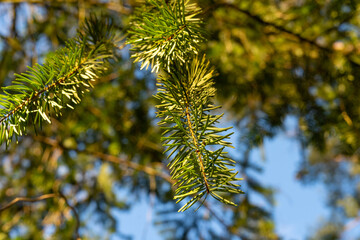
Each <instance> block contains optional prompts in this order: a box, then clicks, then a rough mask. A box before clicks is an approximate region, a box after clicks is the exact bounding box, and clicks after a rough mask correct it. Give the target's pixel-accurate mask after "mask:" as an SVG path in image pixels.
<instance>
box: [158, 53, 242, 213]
mask: <svg viewBox="0 0 360 240" xmlns="http://www.w3.org/2000/svg"><path fill="white" fill-rule="evenodd" d="M213 72H214V70H213V68H211V67H210V66H209V62H208V61H207V60H206V59H205V56H204V57H202V58H201V59H198V58H197V57H194V59H193V60H192V61H191V62H190V63H188V64H186V65H185V67H184V66H183V65H177V64H175V65H172V68H171V72H169V73H167V74H162V75H160V76H159V79H158V84H157V85H158V88H159V90H158V93H157V95H156V96H155V97H156V98H157V99H159V100H160V105H158V106H157V107H158V109H159V111H158V113H157V115H158V116H159V117H162V118H163V120H162V121H161V122H160V123H159V124H160V126H162V127H163V128H164V129H165V131H164V132H163V135H164V136H163V138H162V140H163V142H164V146H166V147H167V149H166V152H170V153H169V155H168V158H171V160H170V163H169V168H170V170H171V175H172V178H173V179H175V180H176V184H175V185H176V187H177V188H176V191H175V197H174V198H175V199H177V202H180V201H182V200H184V199H185V198H187V197H191V199H190V201H188V202H187V203H186V204H185V205H184V206H183V207H182V208H181V209H180V210H179V211H184V210H186V209H188V208H189V207H191V206H192V205H193V204H194V203H196V202H197V201H199V200H200V199H201V198H202V197H204V196H206V195H208V194H210V195H211V196H213V197H214V198H215V199H217V200H219V201H221V202H223V203H226V204H232V205H235V204H234V203H233V202H231V201H229V200H227V199H225V198H224V197H222V196H220V195H219V193H220V192H225V193H242V191H241V190H240V189H239V187H240V186H239V185H237V184H235V183H234V182H235V181H238V180H240V179H238V178H236V175H237V173H234V172H233V171H234V170H233V169H229V167H233V166H234V161H233V160H231V159H230V158H228V157H227V156H226V153H225V152H224V149H225V147H231V143H229V142H227V141H225V139H228V138H229V136H230V135H231V134H232V133H230V134H225V135H221V134H222V133H224V132H225V131H227V130H229V129H230V128H218V127H216V126H215V124H217V123H219V120H220V119H221V116H222V115H223V114H221V115H213V114H212V113H211V112H210V111H209V110H206V109H212V108H214V105H213V103H212V102H211V98H212V97H213V96H214V95H215V88H214V87H213V81H212V77H213Z"/></svg>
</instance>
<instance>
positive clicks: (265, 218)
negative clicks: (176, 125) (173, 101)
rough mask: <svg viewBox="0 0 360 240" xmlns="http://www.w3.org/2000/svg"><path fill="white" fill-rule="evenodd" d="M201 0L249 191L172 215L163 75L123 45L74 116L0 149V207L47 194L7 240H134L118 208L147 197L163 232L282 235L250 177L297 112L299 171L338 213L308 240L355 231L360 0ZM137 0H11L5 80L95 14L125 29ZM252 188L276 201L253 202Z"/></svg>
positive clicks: (3, 218) (7, 225) (3, 50)
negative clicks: (162, 124) (137, 61)
mask: <svg viewBox="0 0 360 240" xmlns="http://www.w3.org/2000/svg"><path fill="white" fill-rule="evenodd" d="M197 2H198V4H199V5H200V6H201V8H202V9H203V10H204V12H203V13H202V14H201V15H202V17H203V18H204V22H205V24H204V27H205V28H206V30H207V31H208V33H209V36H208V41H207V42H206V43H205V44H204V45H203V48H204V51H206V52H207V56H208V57H209V59H210V60H211V62H212V64H214V65H215V66H216V69H217V71H218V73H219V74H218V76H217V78H216V87H217V89H218V99H217V100H218V102H219V103H220V104H222V105H223V106H224V109H225V111H226V113H227V115H228V117H229V120H230V121H232V122H233V123H234V126H235V128H236V131H238V132H239V133H240V134H239V135H238V136H239V137H238V139H236V141H238V142H239V146H240V147H239V148H238V149H236V156H240V157H234V158H235V159H236V161H237V167H238V169H239V170H240V172H241V175H242V177H244V178H245V181H243V183H242V184H243V185H244V188H243V190H244V191H245V192H246V194H245V195H241V196H239V195H234V196H233V201H235V202H237V203H239V206H238V207H231V206H225V205H222V204H219V203H216V202H213V201H211V200H210V201H207V202H206V203H205V206H204V207H203V208H201V209H200V210H199V211H198V212H196V213H193V212H192V211H188V212H186V213H183V214H181V215H180V214H177V213H176V211H177V209H178V208H179V206H178V205H175V203H174V201H172V191H171V180H170V178H169V175H168V171H167V169H166V162H165V158H164V156H163V155H162V152H163V149H162V146H161V144H160V134H159V129H158V127H157V125H156V123H157V122H158V120H157V119H156V118H155V108H154V105H155V100H154V98H153V97H152V95H154V94H155V92H156V88H155V76H154V75H151V74H150V73H148V72H145V71H141V72H140V71H138V70H137V69H138V66H135V65H134V64H133V63H132V60H131V59H130V58H129V56H130V54H129V47H125V48H124V49H123V50H121V51H120V50H119V52H118V53H117V56H116V60H114V62H113V69H111V70H109V73H108V75H107V76H105V77H103V78H102V79H101V80H99V81H98V82H96V85H95V88H94V90H92V91H91V92H90V93H89V94H88V95H87V96H86V97H85V98H84V99H83V101H82V103H81V104H80V105H78V106H76V109H75V110H74V111H66V112H65V113H64V115H63V116H62V117H61V118H58V119H52V121H53V124H52V125H47V126H44V127H43V128H42V129H41V130H40V131H38V133H37V134H35V132H34V131H33V130H30V129H29V134H28V136H26V137H22V138H21V139H20V140H19V143H18V144H15V143H14V144H11V145H10V146H9V148H8V149H5V147H4V146H2V148H1V155H0V163H1V168H0V204H1V205H0V207H4V206H6V204H7V203H9V202H11V201H12V200H13V199H15V198H16V197H28V198H34V197H39V196H42V195H44V194H53V195H49V197H48V198H46V199H45V200H43V201H36V202H33V203H26V202H21V203H17V204H14V205H12V206H11V207H9V208H6V209H4V210H2V211H1V212H0V239H43V238H46V239H73V238H76V237H77V236H78V235H80V236H81V237H82V238H83V239H112V238H114V237H117V238H116V239H131V236H128V235H125V234H123V233H122V232H121V231H120V230H119V219H118V218H117V217H116V214H115V212H116V211H120V212H125V211H128V210H129V209H131V208H132V206H133V205H134V204H136V202H139V201H140V200H141V199H142V198H146V199H148V200H150V201H151V202H152V204H153V206H154V209H155V219H154V224H156V225H157V228H158V229H159V231H160V232H161V234H162V236H163V237H164V239H281V236H278V235H277V233H276V232H275V224H276V222H274V220H273V217H272V206H273V204H274V194H275V191H274V188H272V187H270V186H268V185H267V184H266V183H264V182H261V181H259V179H257V178H256V177H254V176H256V174H255V173H257V172H261V169H262V167H261V166H258V165H256V164H255V163H254V162H253V159H251V157H250V153H251V152H252V151H253V150H254V149H258V148H261V147H262V145H263V142H264V140H265V139H266V138H272V137H274V136H276V135H277V134H278V133H280V132H283V131H286V129H285V125H284V122H285V119H288V118H289V117H290V118H293V119H295V120H296V122H297V131H296V132H295V133H292V136H291V137H292V138H295V139H297V140H298V142H299V143H300V144H301V146H302V159H301V164H300V165H299V167H298V173H297V175H296V177H297V179H298V180H299V181H301V182H303V183H304V184H313V183H316V182H321V183H324V185H325V186H326V189H327V190H328V206H329V209H330V211H331V214H330V215H329V219H328V220H326V221H324V223H323V224H321V225H319V226H318V229H317V230H315V231H314V232H311V233H309V239H339V238H340V237H341V236H342V234H343V233H344V231H346V230H348V229H349V228H355V227H360V223H359V222H360V216H359V212H360V211H359V210H360V182H359V173H360V165H359V156H360V151H359V147H360V121H359V118H360V99H359V95H360V81H359V80H360V79H359V74H360V57H359V53H360V41H359V34H360V14H359V13H360V3H358V2H357V1H353V0H331V1H326V0H316V1H312V0H284V1H278V0H265V1H257V0H256V1H253V0H241V1H240V0H232V1H226V0H223V1H212V0H198V1H197ZM140 4H142V2H141V1H136V0H128V1H126V0H112V1H110V0H108V1H101V0H87V1H85V0H79V1H75V0H52V1H46V0H40V1H39V0H3V1H2V2H1V3H0V22H1V25H2V27H1V28H0V82H1V85H2V86H6V85H9V84H10V83H11V81H12V80H13V79H14V77H13V75H14V73H20V72H24V71H25V70H26V66H31V65H33V64H34V63H36V62H40V63H41V61H42V60H43V58H44V56H46V54H48V52H49V51H52V50H54V49H57V48H59V47H61V46H63V44H64V42H65V41H66V40H67V39H68V38H69V37H73V36H74V35H75V33H76V29H77V27H78V25H79V24H80V23H81V22H83V21H84V19H85V17H86V16H88V15H89V14H90V13H97V14H102V15H103V17H109V18H112V19H113V21H114V23H115V24H116V26H117V29H118V31H119V33H120V34H121V35H124V32H126V29H127V28H128V23H129V17H130V16H131V14H132V13H133V11H134V8H135V7H136V6H137V5H140ZM279 154H281V153H279ZM265 157H266V155H265ZM290 160H291V159H289V161H290ZM283 171H286V169H284V170H283ZM349 186H350V187H349ZM255 195H257V197H259V196H260V197H262V198H263V199H264V200H265V201H266V202H267V205H268V206H265V207H264V206H263V205H258V204H256V203H255V202H254V201H253V197H254V196H255ZM294 217H296V216H294ZM94 223H95V224H96V225H97V227H100V228H101V233H99V232H96V231H94V230H93V225H94ZM345 223H346V224H345ZM120 224H121V222H120ZM214 224H217V225H220V226H221V227H220V228H214V227H213V226H214ZM358 237H360V236H358Z"/></svg>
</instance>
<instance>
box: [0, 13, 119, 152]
mask: <svg viewBox="0 0 360 240" xmlns="http://www.w3.org/2000/svg"><path fill="white" fill-rule="evenodd" d="M115 42H116V38H115V35H114V34H113V27H112V23H111V22H110V21H109V20H108V19H104V18H97V17H94V16H91V17H90V18H89V19H88V20H87V21H86V22H85V25H84V26H83V32H80V31H79V32H78V35H77V37H76V38H74V39H71V40H69V41H68V42H67V43H66V46H65V47H64V48H63V49H60V50H58V51H56V52H55V53H53V54H52V55H50V56H49V57H47V58H46V59H45V63H44V64H43V65H40V64H36V65H35V66H33V67H28V71H27V72H25V73H22V74H15V76H16V79H15V80H14V81H13V84H12V85H10V86H7V87H3V88H2V89H3V91H4V94H3V95H1V96H0V104H1V108H0V144H2V143H3V142H6V144H7V145H8V144H9V143H10V142H11V140H12V138H13V136H14V135H15V138H16V139H17V137H18V136H21V135H23V134H25V133H26V128H27V127H28V125H29V123H32V124H33V125H34V127H35V129H36V125H39V126H40V127H41V126H42V123H43V121H46V122H48V123H51V120H50V116H51V114H52V113H55V115H56V116H58V115H61V110H62V109H63V108H65V107H68V108H73V105H74V104H78V103H79V102H80V101H81V96H82V95H83V94H84V93H85V91H89V88H91V87H93V85H92V83H91V82H93V81H95V80H96V79H98V78H99V77H100V76H101V75H103V74H104V73H105V72H106V70H107V65H108V63H107V60H108V59H109V58H111V57H112V56H113V48H114V45H115Z"/></svg>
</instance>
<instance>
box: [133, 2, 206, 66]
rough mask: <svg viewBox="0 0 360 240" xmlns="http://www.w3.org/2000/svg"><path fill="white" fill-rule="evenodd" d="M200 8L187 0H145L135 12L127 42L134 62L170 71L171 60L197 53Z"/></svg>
mask: <svg viewBox="0 0 360 240" xmlns="http://www.w3.org/2000/svg"><path fill="white" fill-rule="evenodd" d="M199 13H200V9H199V8H198V7H197V5H196V4H193V3H190V2H189V0H175V1H170V3H166V2H165V0H149V1H147V4H144V6H143V8H140V9H139V10H138V11H137V12H135V17H134V18H133V20H132V28H131V29H130V30H129V31H128V32H129V34H130V37H129V39H128V43H130V44H132V49H131V50H133V51H134V54H132V57H133V58H135V60H134V61H135V62H141V69H143V68H146V69H147V68H148V67H149V66H150V65H151V66H152V71H155V72H158V71H159V70H160V69H161V68H164V69H167V70H168V71H170V65H171V64H172V63H173V62H182V63H185V60H186V59H187V58H188V56H189V55H191V54H197V53H198V49H199V44H200V43H201V42H202V41H203V35H204V30H203V29H202V28H201V23H202V21H201V19H200V18H196V16H197V15H198V14H199Z"/></svg>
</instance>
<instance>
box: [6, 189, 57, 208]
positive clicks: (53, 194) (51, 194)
mask: <svg viewBox="0 0 360 240" xmlns="http://www.w3.org/2000/svg"><path fill="white" fill-rule="evenodd" d="M57 196H58V194H56V193H49V194H44V195H41V196H39V197H34V198H29V197H17V198H15V199H14V200H12V201H11V202H9V203H7V204H5V205H4V206H3V207H1V208H0V213H1V212H2V211H4V210H6V209H8V208H10V207H12V206H13V205H15V204H16V203H18V202H38V201H42V200H45V199H49V198H55V197H57Z"/></svg>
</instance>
